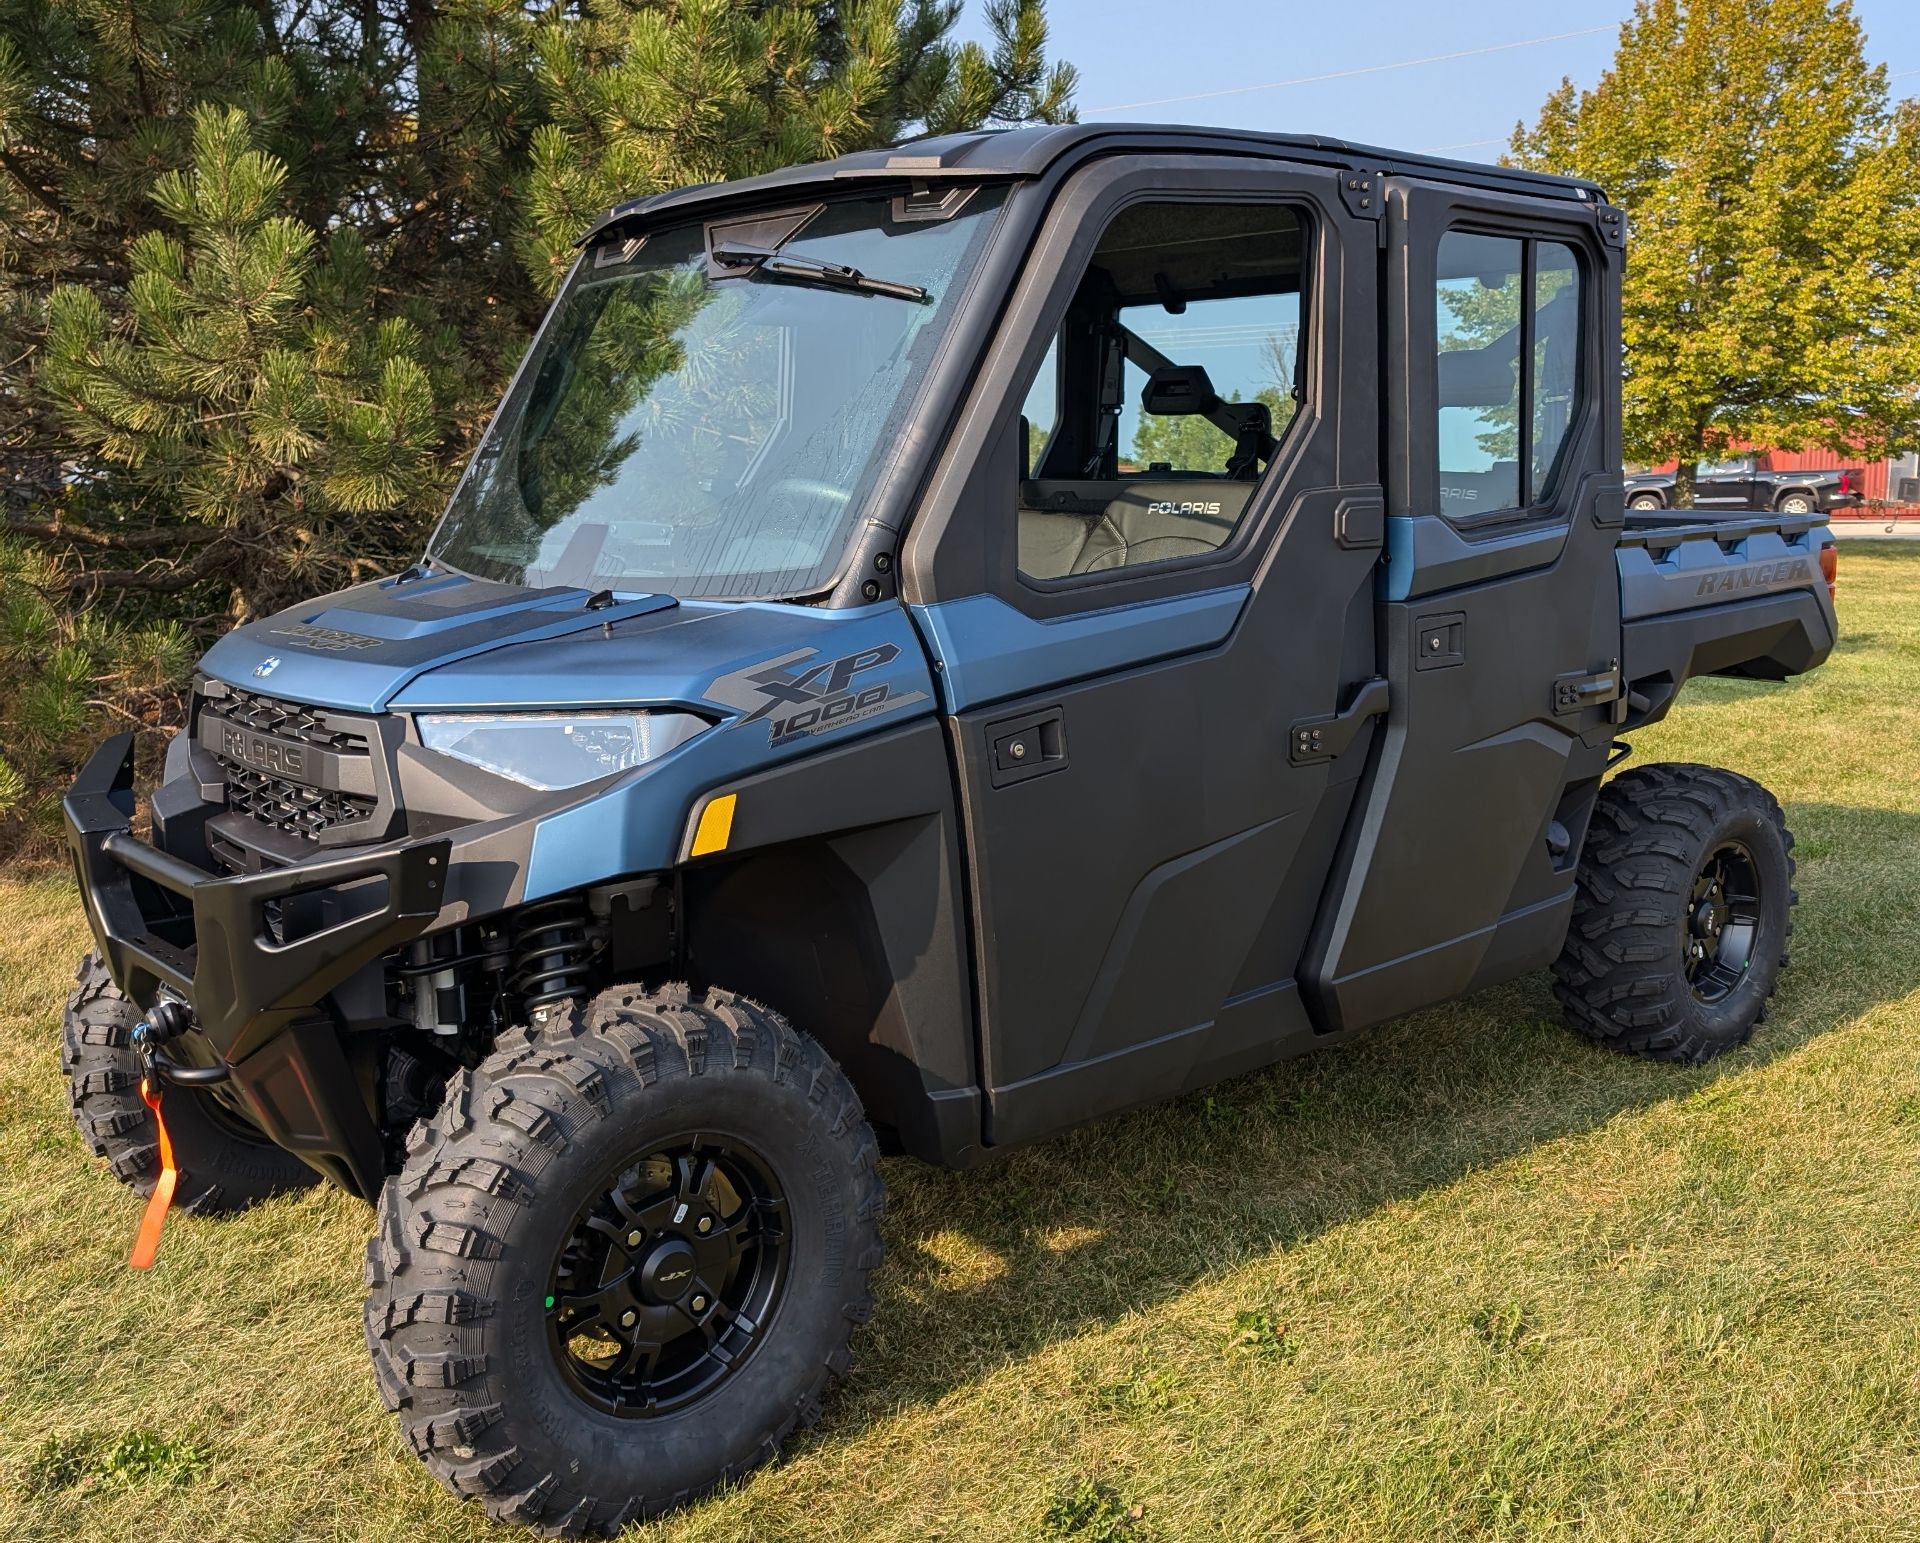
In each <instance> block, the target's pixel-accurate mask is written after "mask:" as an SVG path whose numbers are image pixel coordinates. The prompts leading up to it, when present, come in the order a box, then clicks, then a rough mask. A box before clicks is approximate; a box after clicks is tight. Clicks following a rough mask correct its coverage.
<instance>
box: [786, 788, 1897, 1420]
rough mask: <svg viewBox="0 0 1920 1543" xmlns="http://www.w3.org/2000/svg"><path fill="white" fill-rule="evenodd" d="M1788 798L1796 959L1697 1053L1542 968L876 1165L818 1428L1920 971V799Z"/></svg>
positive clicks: (1701, 1077) (1756, 1047)
mask: <svg viewBox="0 0 1920 1543" xmlns="http://www.w3.org/2000/svg"><path fill="white" fill-rule="evenodd" d="M1787 813H1788V819H1789V821H1790V823H1791V825H1792V827H1793V828H1794V830H1795V831H1796V833H1797V835H1798V838H1799V856H1800V859H1801V872H1800V877H1799V889H1800V892H1801V904H1800V907H1799V910H1798V912H1797V915H1796V935H1795V937H1794V938H1793V940H1792V961H1793V962H1792V967H1791V968H1790V969H1789V971H1788V972H1787V974H1786V976H1785V977H1784V978H1783V981H1782V984H1781V988H1780V991H1779V994H1778V996H1777V997H1776V998H1775V1001H1774V1004H1773V1008H1772V1011H1771V1012H1770V1014H1769V1017H1768V1020H1767V1021H1766V1022H1765V1023H1764V1024H1763V1025H1762V1026H1761V1028H1760V1030H1759V1032H1758V1034H1757V1035H1756V1037H1755V1039H1754V1041H1753V1043H1752V1044H1751V1045H1749V1046H1748V1047H1746V1048H1745V1049H1743V1050H1740V1051H1738V1052H1735V1053H1733V1054H1731V1055H1728V1056H1724V1057H1722V1058H1721V1059H1720V1060H1719V1061H1717V1062H1715V1063H1713V1064H1711V1065H1709V1066H1705V1067H1679V1066H1670V1065H1664V1064H1656V1063H1650V1062H1644V1061H1639V1060H1635V1059H1633V1058H1630V1057H1626V1056H1621V1055H1617V1054H1614V1053H1612V1052H1609V1051H1605V1050H1602V1049H1599V1048H1597V1047H1595V1046H1592V1045H1590V1044H1588V1043H1587V1042H1586V1041H1584V1040H1582V1039H1580V1038H1578V1037H1577V1036H1575V1035H1574V1034H1573V1033H1572V1032H1571V1031H1569V1030H1568V1029H1566V1028H1565V1027H1564V1026H1563V1025H1562V1024H1561V1022H1560V1020H1559V1014H1558V1007H1557V1004H1556V1003H1555V1002H1554V999H1553V997H1552V994H1551V991H1550V990H1549V985H1548V980H1547V977H1546V976H1545V975H1544V973H1542V974H1536V975H1533V976H1529V977H1527V978H1525V979H1523V980H1520V981H1516V982H1513V983H1511V984H1508V985H1505V986H1501V987H1497V988H1494V989H1490V990H1488V991H1484V992H1481V993H1479V994H1477V995H1475V996H1473V997H1471V998H1468V999H1465V1000H1463V1001H1461V1002H1457V1003H1451V1004H1448V1005H1445V1006H1442V1007H1438V1008H1432V1009H1429V1010H1427V1011H1425V1012H1423V1013H1420V1014H1417V1015H1415V1016H1413V1017H1411V1018H1408V1019H1405V1020H1402V1021H1400V1022H1398V1023H1394V1024H1389V1025H1386V1026H1384V1027H1383V1028H1381V1029H1380V1030H1378V1031H1376V1032H1375V1033H1374V1034H1373V1035H1371V1036H1369V1037H1365V1038H1363V1039H1362V1040H1360V1041H1359V1042H1357V1043H1354V1044H1352V1045H1350V1046H1347V1047H1345V1048H1341V1049H1333V1050H1328V1051H1326V1052H1322V1053H1319V1054H1316V1055H1312V1056H1309V1057H1306V1058H1303V1059H1300V1060H1296V1061H1291V1062H1286V1063H1283V1064H1280V1065H1278V1066H1274V1067H1271V1068H1268V1069H1266V1070H1264V1071H1259V1072H1254V1073H1251V1074H1248V1075H1246V1076H1243V1077H1240V1078H1237V1079H1235V1080H1233V1081H1230V1082H1227V1083H1223V1084H1221V1085H1219V1086H1217V1087H1215V1088H1213V1089H1210V1090H1208V1091H1207V1092H1204V1093H1199V1094H1192V1095H1189V1096H1187V1097H1185V1098H1182V1099H1179V1100H1178V1101H1176V1102H1174V1103H1172V1104H1169V1105H1165V1106H1162V1107H1159V1108H1154V1109H1147V1110H1142V1111H1139V1112H1137V1113H1134V1114H1131V1115H1125V1116H1119V1117H1116V1118H1113V1119H1109V1120H1106V1121H1103V1122H1101V1123H1099V1124H1096V1125H1093V1126H1091V1127H1088V1128H1086V1129H1084V1130H1080V1131H1076V1132H1073V1133H1071V1134H1069V1135H1066V1136H1063V1137H1060V1138H1058V1139H1056V1140H1054V1141H1052V1142H1049V1143H1046V1144H1044V1145H1042V1146H1039V1147H1036V1148H1032V1149H1028V1150H1025V1151H1021V1152H1016V1153H1013V1154H1011V1155H1010V1156H1008V1157H1007V1158H1005V1159H1004V1160H1001V1161H998V1162H995V1163H991V1164H989V1165H988V1166H986V1167H984V1168H982V1169H979V1170H975V1171H973V1172H970V1173H948V1172H943V1171H940V1170H936V1169H931V1168H927V1167H924V1166H921V1165H918V1164H914V1163H910V1162H907V1161H905V1160H901V1161H896V1162H892V1163H890V1164H889V1165H888V1168H887V1180H888V1185H889V1189H890V1192H891V1209H890V1211H889V1214H888V1218H887V1222H886V1224H885V1238H886V1243H887V1248H888V1260H887V1263H886V1265H885V1266H884V1267H883V1269H882V1270H881V1272H880V1274H879V1275H878V1277H877V1278H876V1281H875V1289H876V1297H877V1302H876V1309H875V1314H874V1320H873V1323H872V1325H871V1326H870V1327H869V1328H868V1329H866V1330H865V1331H863V1335H862V1343H861V1344H860V1345H858V1346H857V1348H856V1363H857V1370H856V1372H855V1375H854V1379H853V1382H852V1384H851V1385H850V1386H849V1387H848V1388H847V1389H846V1390H845V1392H844V1393H843V1394H842V1395H841V1397H840V1398H839V1399H837V1400H836V1401H835V1403H834V1405H833V1406H831V1407H830V1412H829V1414H828V1416H827V1419H826V1422H825V1424H824V1425H823V1426H822V1427H821V1428H820V1429H819V1431H818V1432H817V1433H816V1434H815V1435H813V1436H812V1437H810V1438H808V1442H809V1444H810V1443H812V1442H828V1443H831V1442H834V1441H836V1440H841V1439H845V1438H847V1437H849V1436H852V1435H855V1434H858V1433H859V1432H860V1431H862V1430H864V1429H866V1428H867V1427H869V1426H871V1425H873V1424H876V1423H882V1422H884V1421H885V1420H886V1419H887V1418H889V1416H890V1415H891V1414H892V1413H893V1412H894V1411H896V1410H898V1409H899V1408H900V1407H902V1406H903V1405H905V1404H908V1403H924V1402H931V1401H934V1400H937V1399H939V1398H940V1397H942V1396H943V1395H945V1394H947V1393H949V1392H951V1391H952V1390H954V1389H955V1388H958V1387H963V1386H965V1385H967V1384H968V1383H971V1382H973V1381H975V1380H977V1379H979V1378H981V1377H984V1376H986V1375H988V1374H990V1373H991V1372H992V1371H994V1370H995V1369H996V1368H998V1367H1000V1366H1003V1365H1006V1364H1008V1363H1010V1362H1014V1361H1018V1360H1021V1359H1024V1358H1026V1357H1028V1356H1031V1355H1033V1354H1035V1353H1037V1352H1039V1351H1041V1350H1043V1349H1045V1348H1046V1347H1047V1346H1048V1345H1050V1344H1052V1343H1054V1342H1056V1341H1058V1340H1061V1339H1064V1338H1066V1337H1069V1336H1072V1335H1075V1334H1078V1333H1080V1332H1083V1331H1085V1330H1087V1329H1092V1328H1099V1327H1101V1326H1103V1325H1107V1324H1111V1323H1114V1322H1116V1321H1118V1320H1119V1319H1120V1318H1122V1317H1123V1316H1125V1315H1126V1314H1128V1313H1131V1312H1136V1311H1140V1310H1143V1309H1150V1308H1152V1307H1153V1306H1154V1305H1156V1304H1158V1303H1161V1302H1164V1301H1167V1300H1169V1299H1171V1298H1173V1297H1175V1296H1177V1295H1179V1294H1180V1293H1182V1292H1184V1291H1186V1290H1187V1289H1189V1288H1190V1287H1192V1286H1194V1285H1196V1284H1197V1283H1199V1282H1200V1281H1202V1280H1203V1279H1204V1278H1206V1277H1209V1276H1213V1275H1217V1274H1219V1273H1220V1272H1222V1271H1223V1270H1226V1269H1230V1268H1233V1267H1235V1266H1237V1265H1239V1264H1241V1263H1244V1262H1246V1261H1248V1260H1250V1259H1255V1258H1259V1257H1261V1256H1264V1255H1266V1254H1268V1253H1270V1252H1272V1251H1273V1250H1275V1249H1276V1248H1279V1247H1283V1246H1286V1245H1290V1244H1293V1243H1296V1242H1299V1241H1302V1240H1305V1239H1309V1238H1312V1237H1314V1236H1316V1235H1318V1234H1320V1233H1322V1232H1325V1231H1327V1230H1329V1229H1331V1228H1334V1227H1337V1226H1339V1225H1341V1224H1342V1223H1344V1222H1348V1221H1351V1220H1354V1219H1357V1218H1359V1217H1362V1216H1364V1215H1367V1214H1368V1213H1370V1212H1373V1211H1375V1210H1378V1209H1379V1208H1381V1207H1383V1206H1387V1205H1390V1204H1392V1203H1393V1202H1395V1201H1398V1200H1404V1199H1407V1198H1410V1197H1412V1196H1415V1195H1417V1194H1420V1193H1422V1192H1425V1191H1429V1190H1432V1189H1434V1188H1436V1187H1441V1186H1445V1185H1448V1184H1451V1183H1453V1182H1455V1181H1456V1180H1459V1179H1460V1178H1462V1177H1463V1176H1465V1175H1466V1174H1467V1173H1469V1172H1470V1171H1473V1170H1476V1169H1483V1168H1485V1167H1487V1166H1489V1165H1492V1164H1497V1163H1499V1162H1501V1161H1503V1160H1505V1159H1508V1158H1511V1157H1514V1156H1517V1155H1519V1154H1521V1153H1524V1152H1526V1151H1528V1150H1529V1149H1531V1148H1534V1147H1537V1146H1540V1145H1542V1144H1545V1143H1549V1142H1553V1141H1557V1140H1559V1139H1561V1138H1563V1137H1566V1136H1572V1135H1578V1134H1581V1133H1584V1132H1588V1131H1592V1130H1594V1129H1596V1128H1598V1127H1599V1126H1601V1125H1603V1124H1605V1123H1606V1122H1607V1121H1609V1120H1612V1119H1614V1118H1615V1117H1616V1116H1618V1115H1621V1114H1624V1113H1631V1112H1633V1111H1636V1110H1642V1109H1647V1108H1650V1107H1652V1106H1654V1105H1656V1104H1659V1103H1662V1102H1665V1101H1668V1100H1675V1099H1680V1098H1684V1097H1686V1096H1688V1095H1690V1094H1693V1093H1695V1092H1698V1091H1699V1090H1700V1089H1701V1088H1703V1087H1705V1086H1708V1085H1709V1084H1712V1083H1714V1082H1717V1081H1720V1080H1722V1079H1725V1078H1729V1077H1738V1076H1740V1075H1742V1074H1745V1073H1747V1072H1751V1071H1753V1070H1755V1069H1756V1068H1759V1067H1763V1066H1765V1065H1767V1064H1769V1063H1770V1062H1773V1061H1776V1060H1778V1059H1780V1058H1781V1057H1784V1056H1787V1055H1789V1054H1791V1053H1792V1052H1794V1051H1796V1050H1798V1049H1800V1048H1801V1047H1803V1046H1804V1045H1806V1044H1808V1043H1809V1042H1810V1041H1812V1040H1814V1039H1816V1038H1818V1037H1819V1036H1820V1035H1822V1034H1825V1033H1826V1032H1828V1031H1829V1030H1832V1029H1834V1028H1837V1027H1841V1026H1844V1025H1846V1024H1848V1023H1849V1022H1851V1021H1853V1020H1854V1019H1855V1018H1857V1017H1858V1016H1859V1015H1860V1014H1862V1013H1863V1012H1865V1011H1866V1010H1868V1009H1869V1008H1871V1007H1873V1006H1874V1005H1875V1004H1877V1003H1880V1002H1885V1001H1891V1000H1897V999H1899V998H1901V997H1904V996H1906V995H1907V994H1909V993H1910V992H1912V991H1914V990H1915V989H1916V988H1920V946H1916V945H1915V944H1914V943H1913V942H1912V941H1911V940H1910V939H1909V937H1908V936H1907V931H1906V929H1907V927H1908V922H1907V918H1909V917H1911V916H1912V915H1913V914H1914V913H1915V912H1916V911H1917V910H1920V816H1915V815H1911V814H1902V813H1896V812H1890V811H1883V810H1871V809H1857V808H1844V807H1839V806H1834V805H1824V804H1799V805H1790V806H1789V808H1788V811H1787ZM1226 1327H1227V1326H1226V1325H1223V1326H1222V1329H1223V1332H1225V1329H1226Z"/></svg>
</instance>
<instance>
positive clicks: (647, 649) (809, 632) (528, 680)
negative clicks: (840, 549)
mask: <svg viewBox="0 0 1920 1543" xmlns="http://www.w3.org/2000/svg"><path fill="white" fill-rule="evenodd" d="M635 631H636V634H637V635H636V636H635V637H634V638H632V639H631V640H630V641H628V643H627V644H626V646H625V647H621V646H618V645H619V644H620V641H621V638H622V633H621V631H620V629H618V628H616V629H615V631H614V636H613V638H612V639H611V640H608V639H603V638H601V637H600V636H599V635H598V634H595V635H594V636H592V637H586V638H565V639H553V640H550V641H548V642H545V643H536V644H532V645H529V646H526V647H523V648H517V649H514V650H513V651H512V652H511V653H510V654H508V655H506V656H504V657H503V658H494V659H489V660H488V661H487V662H486V664H485V665H484V666H479V665H476V666H474V667H473V668H472V669H471V671H468V670H466V669H465V668H464V667H463V666H460V665H455V666H453V667H451V668H450V669H449V670H448V671H446V672H436V673H435V674H433V675H430V676H428V677H426V678H424V679H422V680H421V681H419V682H418V683H417V684H416V685H415V686H414V687H413V688H412V689H410V690H409V691H408V692H407V693H406V697H405V700H404V701H401V702H398V703H396V704H395V705H396V706H402V707H434V708H448V707H451V708H455V709H458V708H461V707H469V708H479V707H496V706H499V705H501V704H511V703H514V702H520V701H525V702H527V703H528V704H529V705H537V706H551V705H568V706H582V707H590V706H593V705H595V704H610V703H614V702H621V703H642V704H644V703H655V704H673V703H682V704H686V705H689V706H693V707H696V708H701V709H703V710H707V711H710V712H715V713H716V714H718V713H724V714H726V716H724V717H722V718H721V720H720V722H719V724H718V725H717V726H716V727H714V728H712V729H709V730H708V731H707V732H706V733H704V734H699V735H696V736H695V737H694V738H693V739H691V740H689V741H688V742H687V743H686V744H684V745H682V746H681V747H680V748H679V749H677V750H675V751H673V752H672V753H671V754H669V755H667V756H666V757H664V758H663V759H661V760H660V761H657V762H654V763H652V764H650V765H648V766H644V767H641V768H639V769H638V770H636V771H634V772H632V773H630V774H628V776H627V777H626V778H623V779H622V780H621V781H619V782H616V783H615V784H613V786H612V787H610V788H609V789H608V790H607V791H606V792H605V793H603V794H601V795H600V796H599V797H597V798H591V799H588V800H586V801H584V802H582V803H579V804H575V805H574V806H572V807H571V808H568V809H564V810H561V811H559V812H558V813H555V814H551V815H548V816H547V817H546V818H544V819H542V820H541V821H540V823H539V824H538V825H537V826H535V828H534V833H533V851H532V856H531V858H530V860H529V862H528V866H527V876H526V886H525V892H524V896H523V898H524V899H526V900H538V899H540V898H541V897H542V896H544V895H552V894H558V893H561V892H564V891H566V890H571V889H578V888H579V887H581V886H582V885H586V884H593V883H597V882H599V881H600V880H603V879H607V878H614V877H618V876H620V875H622V874H629V873H645V872H649V871H654V870H658V869H662V868H667V867H671V866H672V865H673V864H674V863H675V862H676V861H678V860H679V858H680V856H681V851H680V847H681V842H682V839H683V837H684V835H685V832H686V828H687V821H688V817H689V816H690V814H691V813H692V810H693V806H694V804H695V803H696V802H697V801H698V800H699V799H700V797H701V796H702V795H703V794H704V793H706V792H707V791H709V790H710V789H713V788H716V787H720V786H722V785H723V784H726V783H730V782H735V781H738V780H740V779H741V778H743V777H748V776H751V775H753V774H754V773H756V772H760V771H764V770H766V769H767V768H768V767H771V766H775V765H778V764H780V763H781V762H784V761H791V760H794V759H797V758H798V757H800V756H803V755H806V754H808V753H810V752H812V751H814V750H825V749H830V748H832V747H834V746H837V745H842V744H845V743H847V742H848V741H849V740H851V739H854V738H857V737H859V736H860V735H861V734H863V733H865V732H868V731H869V730H880V729H893V728H897V727H899V726H900V725H901V724H904V723H910V722H912V721H913V720H915V719H917V718H921V717H924V716H926V715H928V714H930V713H932V712H933V711H934V710H935V705H936V704H935V700H934V695H933V680H932V675H931V672H930V671H929V669H928V667H927V660H926V656H925V654H923V653H922V652H921V649H920V641H919V639H918V637H917V636H916V635H915V634H914V631H913V625H912V623H911V621H910V620H909V619H908V616H907V613H906V611H905V609H904V608H902V607H900V606H898V605H893V604H884V605H877V606H868V607H861V608H860V609H857V610H850V611H825V610H817V609H813V608H811V607H800V606H782V605H757V604H754V605H742V604H725V605H707V606H700V605H694V606H689V605H685V604H684V603H683V606H682V615H681V619H680V621H679V622H678V623H677V624H675V623H672V622H668V621H666V620H664V619H662V620H659V621H656V619H655V618H652V617H643V618H641V619H640V620H639V622H638V623H636V625H635ZM596 643H597V644H599V651H598V652H596V651H595V648H594V645H595V644H596ZM841 670H844V671H845V672H846V674H845V679H844V682H843V683H842V684H843V688H844V689H840V690H835V689H833V687H834V685H835V681H836V672H837V671H841ZM442 674H444V675H445V677H446V678H445V679H442ZM766 687H771V688H773V689H772V694H769V693H768V691H767V690H766V689H764V688H766ZM809 693H812V697H811V700H810V699H809V696H808V694H809ZM840 704H850V705H846V706H844V707H843V706H841V705H840Z"/></svg>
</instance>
